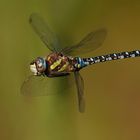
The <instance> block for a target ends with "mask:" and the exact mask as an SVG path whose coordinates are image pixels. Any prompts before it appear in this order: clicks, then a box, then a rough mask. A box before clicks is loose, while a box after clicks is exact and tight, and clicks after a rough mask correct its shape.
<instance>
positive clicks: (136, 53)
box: [79, 50, 140, 67]
mask: <svg viewBox="0 0 140 140" xmlns="http://www.w3.org/2000/svg"><path fill="white" fill-rule="evenodd" d="M138 56H140V51H139V50H136V51H131V52H121V53H112V54H107V55H101V56H96V57H90V58H79V59H81V60H80V63H79V64H80V66H81V67H85V66H87V65H92V64H96V63H101V62H106V61H112V60H118V59H125V58H132V57H138Z"/></svg>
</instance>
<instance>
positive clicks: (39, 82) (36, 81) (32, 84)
mask: <svg viewBox="0 0 140 140" xmlns="http://www.w3.org/2000/svg"><path fill="white" fill-rule="evenodd" d="M68 77H69V76H64V77H56V78H48V77H44V76H34V75H32V76H29V77H28V78H27V79H26V80H25V81H24V82H23V84H22V86H21V94H22V95H25V96H46V95H59V94H62V93H64V91H65V90H68V89H69V88H70V87H71V85H70V84H69V79H68ZM62 85H63V86H62Z"/></svg>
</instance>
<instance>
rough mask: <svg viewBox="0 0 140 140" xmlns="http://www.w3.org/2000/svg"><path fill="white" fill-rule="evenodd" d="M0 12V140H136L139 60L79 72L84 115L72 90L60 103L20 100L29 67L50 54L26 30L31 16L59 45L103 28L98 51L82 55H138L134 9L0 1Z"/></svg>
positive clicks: (62, 0) (138, 15)
mask: <svg viewBox="0 0 140 140" xmlns="http://www.w3.org/2000/svg"><path fill="white" fill-rule="evenodd" d="M0 11H1V12H0V59H1V63H0V65H1V66H0V139H1V140H86V139H88V140H132V139H133V140H139V139H140V110H139V108H140V101H139V100H140V90H139V87H140V74H139V72H140V58H134V59H127V60H122V61H113V62H108V63H103V64H99V65H94V66H90V67H88V68H87V69H84V70H82V71H81V74H82V75H83V78H84V81H85V96H86V112H85V113H84V114H80V113H79V112H78V109H77V99H76V89H75V87H73V88H71V89H70V90H67V91H65V93H63V94H62V95H59V96H43V97H42V96H41V97H34V98H32V97H24V96H20V86H21V85H22V83H23V81H24V79H25V78H26V77H27V76H28V75H29V74H30V72H29V63H30V61H32V59H33V58H35V57H37V56H43V55H46V54H47V53H49V52H48V50H47V49H46V48H45V47H44V44H43V43H42V42H41V40H40V39H39V37H38V36H37V35H36V34H35V33H34V31H33V30H32V29H31V27H30V25H29V23H28V18H29V16H30V14H31V13H34V12H36V13H39V14H40V15H41V16H43V17H44V18H45V19H46V20H47V22H48V23H49V25H50V26H51V28H52V29H53V30H54V31H55V32H56V33H57V35H58V36H59V37H60V39H61V42H62V44H63V45H72V44H73V43H76V42H77V41H79V40H80V39H81V38H82V37H83V36H85V35H86V34H87V33H88V32H90V31H92V30H95V29H98V28H101V27H105V28H106V29H107V31H108V35H107V37H106V40H105V42H104V44H103V46H102V47H101V48H100V49H98V50H97V51H95V52H92V53H91V54H87V56H91V55H92V56H97V55H102V54H107V53H113V52H119V51H130V50H136V49H140V42H139V41H140V39H139V37H140V1H138V0H133V1H132V0H93V1H92V0H34V1H33V0H20V1H19V0H12V1H10V0H1V1H0ZM54 88H56V86H55V85H54ZM61 88H63V84H62V85H61Z"/></svg>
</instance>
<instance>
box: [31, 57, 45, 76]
mask: <svg viewBox="0 0 140 140" xmlns="http://www.w3.org/2000/svg"><path fill="white" fill-rule="evenodd" d="M46 68H47V62H46V61H45V59H44V58H41V57H38V58H36V59H35V60H34V61H33V62H31V63H30V70H31V72H33V74H34V75H38V76H39V75H43V74H44V72H45V70H46Z"/></svg>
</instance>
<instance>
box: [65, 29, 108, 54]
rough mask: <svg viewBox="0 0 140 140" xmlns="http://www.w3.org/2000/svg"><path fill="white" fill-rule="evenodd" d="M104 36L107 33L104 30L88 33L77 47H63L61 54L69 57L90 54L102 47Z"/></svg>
mask: <svg viewBox="0 0 140 140" xmlns="http://www.w3.org/2000/svg"><path fill="white" fill-rule="evenodd" d="M106 34H107V31H106V29H104V28H103V29H99V30H96V31H93V32H90V33H89V34H88V35H87V36H85V37H84V38H83V39H82V40H81V41H80V42H79V43H78V44H77V45H74V46H70V47H65V48H64V49H62V52H63V53H65V54H71V55H78V54H85V53H87V52H91V51H93V50H95V49H97V48H99V47H100V46H101V45H102V43H103V41H104V39H105V37H106Z"/></svg>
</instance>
